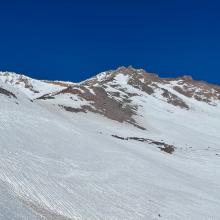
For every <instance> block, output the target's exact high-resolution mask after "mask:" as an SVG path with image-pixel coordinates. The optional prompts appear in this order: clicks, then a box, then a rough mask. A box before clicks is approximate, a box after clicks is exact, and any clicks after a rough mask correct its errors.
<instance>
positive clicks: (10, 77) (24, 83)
mask: <svg viewBox="0 0 220 220" xmlns="http://www.w3.org/2000/svg"><path fill="white" fill-rule="evenodd" d="M0 80H1V81H2V82H4V83H7V84H9V85H12V86H13V87H16V88H18V89H19V90H20V91H21V92H23V93H24V94H26V95H27V96H28V97H29V98H30V99H35V98H37V97H39V96H42V95H44V94H47V93H50V92H55V91H59V90H62V89H64V88H65V87H66V86H65V85H64V84H61V83H58V82H57V83H56V82H55V83H53V84H52V83H49V81H48V82H46V81H45V82H43V81H40V80H34V79H31V78H30V77H27V76H24V75H20V74H16V73H11V72H0Z"/></svg>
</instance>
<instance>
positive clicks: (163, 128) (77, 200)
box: [0, 73, 220, 220]
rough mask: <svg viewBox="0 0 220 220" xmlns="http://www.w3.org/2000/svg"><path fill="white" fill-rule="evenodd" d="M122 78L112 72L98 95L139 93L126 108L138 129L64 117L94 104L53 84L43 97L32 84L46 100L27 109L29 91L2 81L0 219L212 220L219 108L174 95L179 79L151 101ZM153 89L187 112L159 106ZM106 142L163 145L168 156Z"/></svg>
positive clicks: (219, 198)
mask: <svg viewBox="0 0 220 220" xmlns="http://www.w3.org/2000/svg"><path fill="white" fill-rule="evenodd" d="M106 75H107V73H102V74H101V75H98V76H97V80H96V82H95V83H94V84H95V86H99V84H101V82H102V81H103V80H104V79H105V78H106ZM0 77H1V76H0ZM128 80H129V77H128V75H126V74H117V75H116V76H115V77H114V78H113V79H111V81H108V83H106V84H105V90H106V91H109V92H119V93H120V95H118V96H117V97H115V99H116V100H124V98H123V95H126V94H131V93H132V94H137V93H138V96H137V95H133V96H131V97H130V102H129V103H130V105H131V106H138V108H137V109H136V110H137V111H136V113H135V114H134V115H133V116H132V117H133V118H134V120H135V121H136V123H138V124H139V125H140V126H141V127H144V128H145V130H144V129H139V128H138V127H136V126H133V124H130V123H127V122H126V121H125V122H119V121H117V120H111V119H110V118H108V117H106V116H105V114H104V113H103V112H101V113H100V114H99V113H97V112H91V111H86V112H70V111H66V110H65V109H63V108H61V107H60V106H59V103H60V104H61V105H62V106H63V105H66V106H69V107H71V108H73V107H74V106H75V107H76V108H77V109H78V108H79V107H80V106H84V105H86V104H88V105H92V102H91V101H88V100H86V99H83V98H82V97H80V96H78V95H77V93H75V94H69V93H68V94H66V93H62V92H61V91H62V89H63V88H61V87H59V86H58V87H56V88H55V87H53V90H50V91H49V90H48V88H47V89H46V91H45V92H44V91H43V89H42V90H41V89H37V86H36V88H34V89H36V90H38V91H39V90H41V95H44V94H45V95H46V94H48V93H49V92H51V94H50V96H51V97H53V98H50V99H48V100H45V99H42V100H41V99H37V100H34V101H33V100H30V93H29V90H28V94H27V93H26V92H25V91H26V89H29V88H25V87H22V88H20V87H19V86H17V84H10V83H7V82H5V81H4V80H2V82H1V81H0V88H1V89H2V90H0V195H1V196H0V219H2V220H5V219H6V220H11V219H15V220H20V219H22V220H23V219H24V220H29V219H30V220H32V219H34V220H35V219H50V220H52V219H55V220H69V219H77V220H81V219H82V220H88V219H89V220H90V219H92V220H96V219H97V220H103V219H106V220H107V219H112V220H116V219H117V220H121V219H126V220H129V219H131V220H134V219H137V220H139V219H143V220H146V219H147V220H148V219H149V220H155V219H166V220H172V219H174V220H178V219H181V220H182V219H189V220H195V219H200V220H203V219H204V220H207V219H210V220H218V219H220V212H219V207H220V145H219V143H220V105H219V102H218V101H217V100H214V101H215V105H209V104H208V103H206V102H202V101H198V100H196V99H194V98H190V97H186V96H184V95H183V94H180V93H178V92H177V91H174V90H173V87H172V85H173V84H176V83H178V80H177V81H175V80H174V81H172V82H171V83H170V84H166V85H164V84H163V85H160V82H158V88H157V89H156V90H155V93H154V94H153V95H149V94H146V93H144V92H143V91H140V90H139V89H138V88H137V87H133V86H132V85H130V84H128ZM89 82H90V81H89ZM40 83H41V82H40ZM83 83H87V84H86V85H85V88H86V86H87V88H88V90H89V91H90V92H91V94H93V93H94V94H95V92H94V91H96V90H95V89H94V87H91V86H90V87H89V85H90V84H88V82H83ZM45 84H46V83H45ZM35 85H37V83H35ZM114 85H120V89H118V87H117V86H114ZM49 86H50V85H49ZM159 86H160V88H165V89H167V90H168V91H169V92H170V93H172V94H175V95H177V96H178V97H179V98H180V99H181V100H182V101H183V102H184V103H186V104H187V106H188V107H189V108H188V109H186V108H180V107H178V106H174V105H172V104H170V103H168V102H165V99H164V97H162V96H161V92H160V89H159ZM121 88H123V90H122V89H121ZM78 89H79V90H80V88H78ZM24 90H25V91H24ZM116 90H117V91H116ZM1 91H2V93H1ZM5 91H8V92H10V93H8V92H5ZM56 92H57V95H54V94H55V93H56ZM9 94H11V95H9ZM12 94H13V95H14V96H12ZM82 94H83V91H82ZM114 94H116V93H114ZM110 95H113V93H111V94H110V93H109V96H110ZM71 96H72V97H71ZM31 98H33V96H31ZM68 100H69V101H68ZM107 101H108V100H107ZM87 102H88V103H87ZM95 102H96V100H95V99H94V103H95ZM74 103H75V104H74ZM92 108H95V105H94V106H92ZM106 108H107V107H105V109H106ZM103 111H104V110H103ZM112 135H117V136H118V137H124V138H126V137H139V138H149V139H152V140H155V141H160V142H165V143H167V144H170V145H173V146H175V151H174V152H173V153H172V154H168V153H166V152H164V151H161V150H160V149H159V148H158V146H157V145H156V144H150V143H148V142H140V141H136V140H132V139H128V140H126V139H125V140H122V139H120V138H115V137H113V136H112Z"/></svg>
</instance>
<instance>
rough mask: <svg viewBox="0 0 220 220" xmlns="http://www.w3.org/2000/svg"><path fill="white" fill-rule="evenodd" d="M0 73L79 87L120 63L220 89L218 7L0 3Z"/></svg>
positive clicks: (155, 1) (190, 2)
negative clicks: (75, 83) (78, 83)
mask: <svg viewBox="0 0 220 220" xmlns="http://www.w3.org/2000/svg"><path fill="white" fill-rule="evenodd" d="M0 28H1V29H0V30H1V32H0V69H1V70H9V71H15V72H22V73H26V74H27V75H29V76H31V77H35V78H39V79H60V80H69V81H80V80H83V79H86V78H88V77H90V76H92V75H95V74H96V73H98V72H101V71H103V70H108V69H114V68H116V67H118V66H121V65H125V66H126V65H130V64H131V65H133V66H134V67H142V68H144V69H146V70H148V71H152V72H157V73H158V74H159V75H161V76H177V75H183V74H189V75H192V76H193V77H194V78H195V79H201V80H206V81H209V82H213V83H217V84H220V1H217V0H216V1H214V0H206V1H203V0H198V1H197V0H179V1H177V0H176V1H175V0H152V1H148V0H145V1H144V0H134V1H129V0H124V1H123V0H121V1H120V0H118V1H116V0H111V1H108V0H106V1H105V0H102V1H98V0H88V1H86V0H36V1H33V0H27V1H25V0H19V1H18V0H16V1H15V0H14V1H10V0H8V1H3V0H0Z"/></svg>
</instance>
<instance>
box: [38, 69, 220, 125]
mask: <svg viewBox="0 0 220 220" xmlns="http://www.w3.org/2000/svg"><path fill="white" fill-rule="evenodd" d="M149 96H151V97H153V98H155V99H157V100H158V101H160V102H165V103H167V104H168V105H172V106H175V107H177V108H180V109H182V110H190V106H189V104H188V102H187V100H188V99H189V98H190V99H193V100H195V101H199V102H204V103H206V104H209V105H216V102H218V101H219V100H220V87H219V86H215V85H211V84H208V83H206V82H200V81H194V80H193V79H192V77H191V76H183V77H179V78H160V77H159V76H158V75H157V74H152V73H148V72H146V71H145V70H143V69H135V68H133V67H131V66H129V67H119V68H118V69H116V70H110V71H106V72H103V73H100V74H98V75H97V76H95V77H93V78H91V79H88V80H86V81H83V82H81V83H78V84H73V85H70V86H68V87H67V88H65V89H63V90H61V91H59V92H55V93H50V94H46V95H43V96H41V97H39V98H38V99H41V100H45V101H48V100H51V102H53V99H56V100H57V101H56V102H58V103H59V104H58V106H59V107H61V108H63V109H65V110H66V111H68V112H73V113H79V112H83V113H86V112H93V113H97V114H101V115H103V116H105V117H107V118H109V119H112V120H116V121H118V122H121V123H122V122H127V123H130V124H132V125H134V126H136V127H138V128H140V129H144V128H143V127H142V126H141V125H140V124H138V122H137V121H136V119H135V118H137V117H138V116H140V115H139V108H140V107H141V105H140V104H138V102H139V101H138V100H140V99H141V98H143V97H144V98H145V99H146V100H147V97H149ZM64 99H65V100H66V99H68V100H69V101H68V104H67V102H66V101H65V102H63V100H64ZM137 101H138V102H137ZM77 103H78V104H77Z"/></svg>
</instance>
